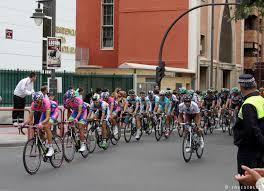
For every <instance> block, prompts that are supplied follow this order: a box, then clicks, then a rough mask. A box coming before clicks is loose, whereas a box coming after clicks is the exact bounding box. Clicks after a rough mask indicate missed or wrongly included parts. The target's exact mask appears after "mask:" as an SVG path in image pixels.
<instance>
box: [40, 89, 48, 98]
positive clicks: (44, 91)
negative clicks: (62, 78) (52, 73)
mask: <svg viewBox="0 0 264 191" xmlns="http://www.w3.org/2000/svg"><path fill="white" fill-rule="evenodd" d="M40 91H41V92H42V94H43V95H44V98H49V97H48V92H49V90H48V86H42V87H41V88H40Z"/></svg>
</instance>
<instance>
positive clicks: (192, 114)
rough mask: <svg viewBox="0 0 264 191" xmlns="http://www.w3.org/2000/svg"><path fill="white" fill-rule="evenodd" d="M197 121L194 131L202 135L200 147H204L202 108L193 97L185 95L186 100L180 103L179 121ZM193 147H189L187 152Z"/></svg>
mask: <svg viewBox="0 0 264 191" xmlns="http://www.w3.org/2000/svg"><path fill="white" fill-rule="evenodd" d="M192 121H194V122H195V124H196V128H195V129H194V131H197V134H198V136H199V137H200V147H201V148H204V140H203V136H202V135H203V134H202V130H201V126H200V124H201V116H200V109H199V107H198V105H197V104H196V103H195V102H194V101H192V99H191V97H190V96H188V95H186V96H185V97H184V102H183V103H181V104H180V105H179V123H183V122H184V123H191V122H192ZM190 151H191V148H190V147H187V148H186V152H190Z"/></svg>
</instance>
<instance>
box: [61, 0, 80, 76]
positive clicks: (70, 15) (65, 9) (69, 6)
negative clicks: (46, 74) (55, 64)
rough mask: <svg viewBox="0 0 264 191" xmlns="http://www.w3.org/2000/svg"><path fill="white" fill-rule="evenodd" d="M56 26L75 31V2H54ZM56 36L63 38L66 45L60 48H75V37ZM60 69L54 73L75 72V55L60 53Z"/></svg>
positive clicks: (73, 0)
mask: <svg viewBox="0 0 264 191" xmlns="http://www.w3.org/2000/svg"><path fill="white" fill-rule="evenodd" d="M56 3H57V5H56V6H57V12H56V17H57V19H56V26H57V27H64V28H68V29H73V30H76V0H67V3H65V0H56ZM56 36H63V37H64V38H65V39H66V43H65V44H62V46H68V47H74V48H75V47H76V36H70V35H62V34H58V33H57V34H56ZM61 57H62V64H61V66H62V67H61V68H60V69H58V70H56V71H64V70H66V71H69V72H74V71H75V54H72V53H71V54H69V53H62V55H61Z"/></svg>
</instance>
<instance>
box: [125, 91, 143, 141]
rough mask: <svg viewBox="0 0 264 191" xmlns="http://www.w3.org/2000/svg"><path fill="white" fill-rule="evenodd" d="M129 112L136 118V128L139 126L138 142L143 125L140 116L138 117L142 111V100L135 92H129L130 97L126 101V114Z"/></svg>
mask: <svg viewBox="0 0 264 191" xmlns="http://www.w3.org/2000/svg"><path fill="white" fill-rule="evenodd" d="M127 110H128V112H129V113H130V114H132V115H134V116H135V117H136V126H137V133H136V137H135V138H136V139H137V140H138V139H139V138H140V135H141V124H140V116H139V115H138V113H139V111H140V100H139V98H138V96H136V93H135V91H134V90H129V91H128V97H127V99H126V103H125V107H124V112H126V111H127Z"/></svg>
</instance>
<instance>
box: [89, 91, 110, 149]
mask: <svg viewBox="0 0 264 191" xmlns="http://www.w3.org/2000/svg"><path fill="white" fill-rule="evenodd" d="M92 114H93V119H95V120H100V122H101V124H102V137H103V142H102V145H101V146H102V148H107V141H106V139H107V130H106V125H107V123H106V122H107V121H108V119H109V117H110V112H109V104H108V103H106V102H105V101H103V100H101V99H100V95H99V94H94V95H93V96H92V103H91V107H90V112H89V114H88V116H87V119H88V120H89V121H90V120H91V116H92Z"/></svg>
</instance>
